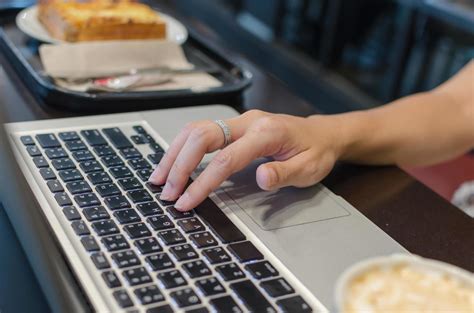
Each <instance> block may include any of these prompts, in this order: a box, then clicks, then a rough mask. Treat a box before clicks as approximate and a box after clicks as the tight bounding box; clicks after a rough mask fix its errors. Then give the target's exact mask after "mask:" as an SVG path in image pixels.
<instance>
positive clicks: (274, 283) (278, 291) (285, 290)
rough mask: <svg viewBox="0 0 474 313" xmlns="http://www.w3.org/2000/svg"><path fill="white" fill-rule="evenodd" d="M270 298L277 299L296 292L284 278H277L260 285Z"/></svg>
mask: <svg viewBox="0 0 474 313" xmlns="http://www.w3.org/2000/svg"><path fill="white" fill-rule="evenodd" d="M260 287H262V288H263V289H265V291H266V292H267V293H268V295H269V296H270V297H273V298H276V297H281V296H285V295H288V294H291V293H294V292H295V290H294V289H293V287H291V286H290V284H289V283H288V282H287V281H286V280H285V279H284V278H275V279H270V280H266V281H264V282H261V283H260Z"/></svg>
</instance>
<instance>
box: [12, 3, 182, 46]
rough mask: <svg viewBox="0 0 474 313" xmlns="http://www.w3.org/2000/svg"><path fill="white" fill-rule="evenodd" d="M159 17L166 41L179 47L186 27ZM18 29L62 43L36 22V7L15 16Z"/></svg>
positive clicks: (39, 38)
mask: <svg viewBox="0 0 474 313" xmlns="http://www.w3.org/2000/svg"><path fill="white" fill-rule="evenodd" d="M160 17H161V18H162V19H163V20H164V21H165V22H166V39H167V40H170V41H173V42H175V43H177V44H179V45H181V44H183V43H184V42H185V41H186V39H188V31H187V30H186V27H184V25H183V24H182V23H181V22H179V21H178V20H176V19H175V18H173V17H171V16H169V15H166V14H163V13H160ZM16 25H17V26H18V28H19V29H20V30H21V31H22V32H24V33H25V34H27V35H28V36H30V37H33V38H35V39H37V40H39V41H43V42H47V43H62V42H64V41H62V40H59V39H55V38H53V37H51V36H50V35H49V33H48V31H47V30H46V29H45V28H44V26H43V25H42V24H41V23H40V21H39V20H38V6H36V5H34V6H31V7H29V8H26V9H24V10H22V11H21V12H20V13H18V15H17V16H16Z"/></svg>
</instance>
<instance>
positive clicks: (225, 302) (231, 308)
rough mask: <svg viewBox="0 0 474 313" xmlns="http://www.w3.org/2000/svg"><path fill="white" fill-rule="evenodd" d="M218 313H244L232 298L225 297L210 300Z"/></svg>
mask: <svg viewBox="0 0 474 313" xmlns="http://www.w3.org/2000/svg"><path fill="white" fill-rule="evenodd" d="M209 302H210V303H211V305H212V306H213V307H214V309H215V310H216V312H217V313H228V312H232V313H243V312H244V311H242V309H241V308H240V307H239V306H238V305H237V303H236V302H235V300H234V299H232V297H231V296H223V297H220V298H214V299H211V300H209Z"/></svg>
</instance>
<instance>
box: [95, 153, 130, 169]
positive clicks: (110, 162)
mask: <svg viewBox="0 0 474 313" xmlns="http://www.w3.org/2000/svg"><path fill="white" fill-rule="evenodd" d="M100 160H101V161H102V163H103V164H104V165H105V167H114V166H120V165H123V164H124V163H123V161H122V159H121V158H120V157H119V156H118V155H106V156H104V157H102V158H101V159H100Z"/></svg>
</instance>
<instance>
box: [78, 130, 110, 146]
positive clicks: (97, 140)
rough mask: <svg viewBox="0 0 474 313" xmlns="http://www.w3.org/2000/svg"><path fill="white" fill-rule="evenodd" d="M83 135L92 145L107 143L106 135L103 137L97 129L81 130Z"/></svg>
mask: <svg viewBox="0 0 474 313" xmlns="http://www.w3.org/2000/svg"><path fill="white" fill-rule="evenodd" d="M81 135H82V137H84V138H85V139H86V141H87V143H88V144H89V145H91V146H102V145H106V144H107V141H105V139H104V137H102V135H101V134H100V133H99V131H98V130H97V129H89V130H83V131H81Z"/></svg>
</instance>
